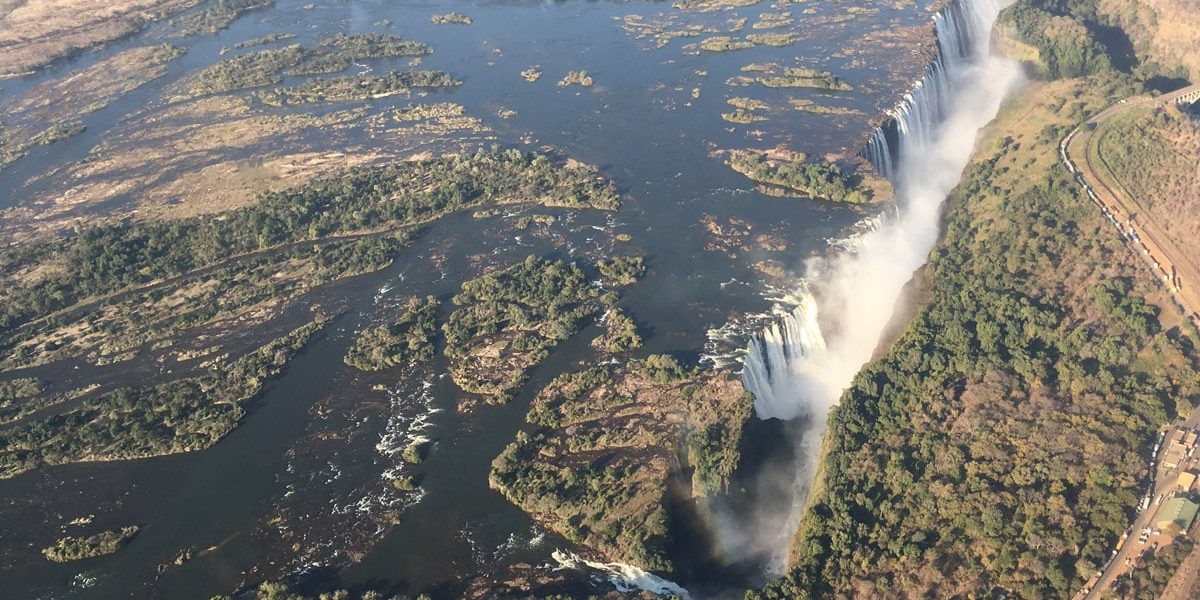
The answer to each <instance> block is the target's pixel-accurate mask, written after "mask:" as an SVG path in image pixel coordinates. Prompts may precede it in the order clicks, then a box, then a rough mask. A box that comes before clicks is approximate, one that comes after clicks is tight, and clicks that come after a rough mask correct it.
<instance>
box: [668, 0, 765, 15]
mask: <svg viewBox="0 0 1200 600" xmlns="http://www.w3.org/2000/svg"><path fill="white" fill-rule="evenodd" d="M758 3H759V0H675V2H673V3H671V6H673V7H675V8H678V9H682V10H696V11H699V12H716V11H719V10H732V9H735V8H744V7H747V6H754V5H755V4H758Z"/></svg>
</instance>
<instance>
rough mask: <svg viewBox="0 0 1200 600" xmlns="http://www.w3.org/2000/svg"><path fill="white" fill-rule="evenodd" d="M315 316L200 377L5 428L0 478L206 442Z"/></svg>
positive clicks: (225, 427)
mask: <svg viewBox="0 0 1200 600" xmlns="http://www.w3.org/2000/svg"><path fill="white" fill-rule="evenodd" d="M326 322H327V319H325V318H323V317H318V318H317V319H314V320H313V321H312V322H310V323H308V324H306V325H304V326H302V327H299V328H297V329H295V330H294V331H292V332H291V333H289V334H287V335H285V336H283V337H281V338H278V339H276V340H273V341H271V342H270V343H268V344H266V345H264V346H262V347H261V348H259V349H257V350H255V351H253V352H250V353H249V354H246V355H245V356H243V357H241V358H239V359H237V360H234V361H232V362H229V363H228V364H224V363H222V362H218V363H217V364H214V365H213V366H212V367H211V368H210V370H209V371H208V372H207V373H205V374H203V375H200V376H198V377H192V378H187V379H180V380H177V381H171V382H168V383H164V384H160V385H156V386H153V387H146V388H121V389H118V390H115V391H113V392H109V393H106V394H102V395H100V396H97V397H95V398H92V399H88V400H85V401H84V402H83V404H82V405H81V406H80V407H78V408H75V409H73V410H69V411H67V412H64V413H61V414H57V415H52V416H49V417H45V418H42V419H37V420H34V421H31V422H26V423H22V424H19V425H16V426H14V427H12V428H9V429H4V430H0V479H5V478H9V477H13V476H15V475H18V474H20V473H24V472H25V471H29V470H31V469H35V468H37V467H40V466H42V465H62V464H69V463H77V462H95V461H111V460H125V459H131V458H147V457H151V456H163V455H167V454H178V453H182V452H192V451H195V450H202V449H204V448H208V447H209V446H211V445H213V444H215V443H216V442H217V440H219V439H221V438H222V437H224V436H225V434H227V433H229V432H230V431H232V430H233V428H234V427H237V424H238V421H239V420H240V419H241V418H242V415H244V414H245V412H246V409H245V404H246V402H247V401H249V400H250V399H251V398H253V397H255V396H257V395H258V393H259V392H260V391H261V390H262V388H263V385H264V383H265V382H266V381H267V380H268V379H270V378H272V377H275V376H276V375H278V374H280V373H281V372H283V370H284V369H285V368H286V366H287V364H288V363H289V362H290V361H291V359H292V357H293V356H295V354H296V353H297V352H299V351H300V349H302V348H303V347H304V346H306V345H307V344H308V342H309V341H310V340H312V339H313V337H315V336H316V334H317V333H318V332H319V331H321V329H322V328H323V327H324V326H325V324H326Z"/></svg>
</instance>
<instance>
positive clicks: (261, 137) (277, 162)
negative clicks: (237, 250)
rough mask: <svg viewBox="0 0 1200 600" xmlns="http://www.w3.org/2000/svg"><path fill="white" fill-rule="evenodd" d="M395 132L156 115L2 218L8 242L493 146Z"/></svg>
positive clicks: (215, 208)
mask: <svg viewBox="0 0 1200 600" xmlns="http://www.w3.org/2000/svg"><path fill="white" fill-rule="evenodd" d="M393 125H395V122H394V121H393V120H391V119H390V118H389V117H388V116H387V115H380V114H376V115H369V114H368V113H367V112H366V111H365V110H362V109H356V110H343V111H335V112H332V113H327V114H323V115H311V114H291V115H287V116H280V115H274V114H264V113H262V112H258V111H256V110H255V109H253V108H252V107H251V105H250V104H249V103H248V102H247V101H245V100H242V99H239V98H235V97H212V98H206V99H201V100H197V101H192V102H184V103H178V104H170V105H167V106H165V107H161V108H157V109H152V110H150V111H147V112H146V113H144V114H142V115H141V116H140V117H138V118H136V119H134V120H132V121H130V122H128V123H123V124H122V125H121V126H120V127H118V128H117V129H115V130H114V131H113V132H111V133H110V134H108V135H107V136H106V137H105V139H104V140H103V141H102V142H101V143H100V144H99V146H98V147H97V148H95V149H94V150H93V153H92V155H91V157H89V160H86V161H83V162H80V163H76V164H74V165H72V166H70V167H69V168H67V169H64V170H62V171H55V172H51V173H49V174H47V175H44V176H43V179H44V180H45V183H47V184H48V185H47V186H46V192H45V193H42V194H40V195H39V196H37V197H36V198H34V199H33V200H32V201H30V202H25V203H23V204H21V205H20V206H18V207H16V208H13V209H10V210H7V211H4V212H3V213H0V236H3V237H4V238H5V239H12V240H28V239H31V238H35V237H39V236H46V235H53V234H55V233H56V232H59V231H63V230H66V229H69V228H70V227H72V226H73V225H74V224H76V223H79V222H88V223H95V222H97V221H98V220H102V219H122V218H126V217H130V216H137V217H141V218H146V217H165V218H182V217H189V216H195V215H200V214H211V213H216V212H221V211H226V210H230V209H234V208H238V207H241V206H245V205H246V204H247V203H249V202H251V201H252V200H253V199H254V197H255V195H256V194H257V193H258V192H259V191H262V190H265V189H279V188H283V187H291V186H294V185H297V184H299V183H301V182H303V181H305V180H307V179H309V178H311V177H313V176H316V175H318V174H321V173H330V172H333V171H336V170H338V169H341V168H346V167H351V166H358V165H367V164H378V163H382V162H387V161H394V160H403V159H407V158H410V157H412V156H414V155H417V154H419V153H422V152H427V151H429V150H434V151H436V152H438V153H443V152H447V151H457V150H462V149H464V148H468V147H472V148H473V147H476V146H478V144H479V143H481V142H483V141H486V140H489V139H491V137H490V136H489V135H488V133H489V132H488V130H487V129H486V128H484V127H483V126H482V124H481V123H480V122H479V121H478V120H477V119H473V118H471V117H466V116H460V117H447V118H441V117H435V118H433V119H429V120H426V121H419V122H405V123H404V124H403V125H402V126H400V127H393ZM364 144H369V145H364ZM101 213H102V214H101Z"/></svg>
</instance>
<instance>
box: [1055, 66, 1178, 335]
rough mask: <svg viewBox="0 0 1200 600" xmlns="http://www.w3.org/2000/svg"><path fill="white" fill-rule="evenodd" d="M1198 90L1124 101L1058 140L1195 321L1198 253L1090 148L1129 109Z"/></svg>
mask: <svg viewBox="0 0 1200 600" xmlns="http://www.w3.org/2000/svg"><path fill="white" fill-rule="evenodd" d="M1195 93H1200V84H1197V85H1191V86H1188V87H1185V88H1183V89H1179V90H1176V91H1174V92H1171V93H1169V94H1163V95H1161V96H1158V97H1156V98H1150V97H1140V98H1133V99H1128V100H1122V101H1121V102H1120V103H1118V104H1114V105H1113V106H1110V107H1108V108H1107V109H1105V110H1103V111H1101V112H1100V113H1099V114H1097V115H1096V116H1094V117H1092V118H1091V119H1089V120H1088V121H1087V122H1085V123H1084V124H1082V125H1080V126H1079V127H1076V128H1075V129H1074V130H1073V131H1071V133H1069V134H1067V136H1066V137H1065V138H1063V140H1062V142H1061V143H1060V145H1059V149H1060V153H1059V154H1060V159H1061V160H1062V161H1063V162H1064V163H1065V164H1066V165H1067V168H1068V169H1070V170H1071V172H1072V173H1074V174H1075V178H1076V179H1077V180H1079V182H1080V183H1081V184H1083V186H1084V188H1085V189H1086V190H1087V192H1088V196H1089V197H1091V198H1092V200H1093V201H1094V202H1096V203H1097V204H1099V205H1100V207H1101V209H1103V210H1104V212H1105V213H1106V214H1108V215H1109V217H1110V218H1111V219H1112V220H1113V221H1114V222H1115V223H1116V224H1117V226H1118V228H1119V229H1120V231H1121V234H1122V237H1123V238H1124V239H1125V240H1126V241H1127V242H1129V243H1130V245H1131V248H1133V249H1134V250H1140V251H1141V254H1142V255H1143V256H1144V257H1145V258H1146V259H1148V262H1149V263H1150V264H1151V265H1152V266H1153V267H1157V271H1158V272H1157V273H1155V275H1156V276H1158V277H1159V278H1160V279H1162V280H1163V282H1164V284H1165V285H1166V287H1167V290H1168V292H1170V293H1171V294H1172V295H1173V297H1174V299H1175V301H1176V302H1178V303H1179V305H1180V307H1181V308H1183V312H1184V314H1185V315H1187V317H1188V318H1189V319H1192V320H1193V322H1196V320H1197V318H1198V314H1200V313H1198V311H1200V267H1198V266H1197V264H1196V263H1195V261H1194V259H1193V257H1191V256H1189V255H1187V254H1186V253H1184V252H1182V251H1181V250H1180V249H1179V248H1178V246H1176V245H1175V243H1174V242H1172V241H1171V238H1170V237H1169V236H1168V235H1167V234H1166V233H1165V232H1164V231H1163V230H1162V228H1161V227H1160V226H1159V225H1158V224H1157V223H1155V222H1154V221H1152V220H1150V219H1149V218H1148V217H1146V216H1144V215H1143V214H1142V210H1141V206H1140V205H1139V204H1138V202H1137V199H1136V198H1134V197H1133V195H1132V194H1130V193H1129V192H1128V191H1127V190H1126V189H1125V188H1124V186H1122V185H1121V184H1120V182H1119V181H1118V180H1117V179H1116V177H1115V176H1113V175H1112V173H1109V172H1108V169H1107V168H1105V167H1104V166H1103V165H1097V164H1094V163H1093V162H1092V153H1091V152H1090V149H1091V148H1092V145H1093V144H1094V143H1095V142H1096V135H1095V133H1094V132H1096V131H1098V130H1099V129H1100V128H1101V127H1102V126H1103V124H1104V123H1105V122H1107V121H1110V120H1112V119H1113V118H1115V117H1117V116H1120V115H1122V114H1124V113H1126V112H1127V111H1130V110H1134V109H1142V108H1154V107H1159V106H1163V105H1167V104H1173V103H1175V102H1176V101H1177V100H1178V99H1179V98H1181V97H1184V96H1187V95H1189V94H1195ZM1081 139H1082V142H1080V140H1081ZM1077 142H1079V143H1077ZM1101 173H1104V174H1107V175H1108V177H1102V176H1101ZM1110 181H1111V183H1110ZM1114 187H1115V188H1120V189H1114Z"/></svg>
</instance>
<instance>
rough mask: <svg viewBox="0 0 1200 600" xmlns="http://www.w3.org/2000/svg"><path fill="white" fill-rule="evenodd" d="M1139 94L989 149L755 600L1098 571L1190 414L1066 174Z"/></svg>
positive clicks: (949, 591)
mask: <svg viewBox="0 0 1200 600" xmlns="http://www.w3.org/2000/svg"><path fill="white" fill-rule="evenodd" d="M1136 91H1138V90H1137V87H1136V85H1135V84H1133V83H1131V82H1130V80H1129V79H1128V78H1126V77H1121V76H1112V75H1105V76H1093V77H1091V78H1086V79H1082V78H1081V79H1072V80H1066V81H1058V82H1051V83H1043V84H1035V85H1033V86H1031V87H1030V88H1028V89H1027V90H1026V91H1025V92H1024V93H1023V94H1022V95H1021V97H1019V98H1017V99H1015V100H1014V101H1012V102H1011V103H1010V105H1009V106H1008V107H1007V108H1006V109H1005V111H1004V112H1003V113H1002V114H1001V116H1000V117H999V118H998V119H997V122H995V123H994V124H993V125H992V126H991V127H990V128H989V129H988V130H987V131H986V132H985V134H984V136H983V139H982V141H981V142H980V144H979V149H978V150H977V155H976V157H975V158H974V159H973V161H972V164H971V165H970V166H969V167H968V169H967V172H966V174H965V176H964V180H963V182H962V184H961V185H960V186H959V188H958V190H957V191H956V193H955V197H954V204H953V207H952V208H951V209H950V211H949V213H948V215H947V217H946V221H947V222H946V233H945V236H944V239H943V240H942V241H941V242H940V243H939V245H938V246H937V248H935V250H934V252H933V255H932V257H931V261H930V264H929V269H928V275H929V282H930V283H929V286H930V289H929V297H930V300H929V301H928V303H926V304H925V305H924V306H922V307H921V308H920V309H919V311H918V312H917V314H916V316H915V317H914V318H913V320H912V321H911V322H910V323H909V325H908V327H907V328H906V330H905V331H904V333H903V334H901V336H900V337H899V338H898V340H897V341H896V342H895V343H894V344H893V346H892V347H891V348H890V350H889V351H888V352H887V353H886V354H885V355H884V356H882V358H880V359H879V360H877V361H875V362H873V363H872V364H870V365H868V366H867V367H866V368H865V369H864V370H863V371H862V372H861V373H860V374H859V376H858V377H857V378H856V380H855V382H854V384H853V385H852V387H851V388H850V389H849V390H848V391H847V392H846V393H845V394H844V396H843V397H842V401H841V405H840V406H839V407H837V408H836V409H835V410H834V411H833V413H832V414H831V416H830V423H829V433H828V435H827V438H826V455H825V458H824V462H823V465H822V469H823V470H822V478H823V480H822V482H821V484H820V485H818V488H819V489H820V490H821V492H820V496H819V497H817V498H814V499H812V501H811V503H810V505H811V510H810V512H809V514H808V515H807V516H806V520H805V522H804V524H803V525H802V527H801V531H800V532H799V534H798V536H797V539H796V542H795V548H794V554H793V565H792V567H793V570H792V572H791V573H790V574H789V575H788V576H787V577H785V578H784V579H783V580H781V581H778V582H776V583H775V584H773V585H772V586H769V587H768V588H767V589H765V590H763V591H761V592H751V593H750V594H749V595H748V597H750V598H760V597H761V598H796V597H799V598H805V597H856V598H863V597H878V598H897V597H904V598H918V597H922V598H924V597H952V596H970V595H975V596H988V597H992V596H1008V597H1025V598H1064V597H1070V596H1071V595H1073V593H1074V591H1076V590H1077V588H1078V587H1079V586H1080V585H1082V583H1083V581H1084V579H1085V578H1086V577H1087V576H1089V575H1090V574H1091V573H1092V572H1094V571H1095V569H1096V567H1097V566H1098V565H1100V564H1101V563H1102V562H1103V561H1104V560H1105V559H1106V558H1107V556H1108V551H1109V548H1110V547H1111V546H1112V544H1113V543H1114V542H1115V540H1116V538H1117V536H1119V534H1120V532H1121V531H1122V530H1123V529H1125V527H1126V526H1127V523H1128V515H1129V514H1130V513H1131V512H1132V510H1133V508H1134V505H1135V504H1136V500H1137V497H1138V495H1139V493H1140V489H1139V488H1140V483H1139V477H1140V475H1141V473H1143V472H1144V471H1145V469H1146V467H1147V465H1148V463H1149V458H1148V456H1149V448H1148V446H1149V445H1150V444H1151V443H1152V441H1153V435H1154V431H1155V429H1156V428H1157V427H1158V426H1159V425H1160V424H1162V423H1164V422H1165V421H1166V420H1168V419H1169V418H1171V417H1173V416H1175V414H1177V413H1180V412H1184V411H1188V410H1190V409H1191V406H1192V403H1193V402H1194V401H1195V400H1196V399H1197V395H1198V393H1200V389H1198V387H1197V380H1196V376H1195V364H1196V362H1195V356H1194V352H1193V349H1192V345H1191V344H1192V342H1191V341H1190V340H1187V339H1181V334H1180V332H1179V331H1178V330H1177V329H1171V330H1168V331H1163V323H1166V324H1167V325H1168V326H1170V324H1171V323H1172V322H1173V321H1172V320H1171V319H1163V320H1162V321H1160V319H1159V318H1157V317H1158V315H1159V313H1160V311H1161V310H1162V309H1159V308H1156V305H1157V306H1169V305H1168V303H1167V301H1166V298H1165V297H1164V295H1163V293H1162V292H1161V290H1160V288H1159V287H1158V286H1157V285H1156V283H1155V282H1154V281H1153V280H1152V279H1151V278H1150V277H1149V276H1148V274H1147V273H1146V272H1145V270H1143V269H1142V268H1141V267H1140V266H1139V265H1138V264H1137V262H1136V259H1135V255H1134V254H1133V253H1131V252H1130V251H1129V250H1127V249H1126V248H1125V247H1123V246H1122V245H1121V243H1120V242H1119V241H1118V238H1117V236H1116V235H1115V233H1114V231H1113V230H1112V229H1111V228H1110V226H1109V225H1108V224H1107V222H1106V221H1105V220H1104V218H1103V216H1102V214H1101V213H1100V212H1099V210H1098V209H1096V208H1095V207H1094V206H1093V205H1092V204H1091V203H1090V202H1088V201H1087V199H1086V197H1085V196H1084V195H1083V194H1082V190H1081V188H1080V187H1079V186H1078V185H1077V184H1076V183H1075V182H1074V180H1073V179H1072V178H1071V177H1070V175H1069V174H1068V173H1067V171H1066V170H1065V168H1063V167H1062V166H1061V164H1060V163H1059V162H1058V159H1057V142H1058V140H1059V138H1060V137H1061V136H1062V135H1063V134H1064V133H1065V132H1066V131H1068V130H1069V129H1070V128H1071V127H1074V125H1075V124H1077V123H1079V122H1081V121H1082V120H1083V119H1085V118H1086V116H1087V115H1089V114H1092V113H1094V112H1096V111H1099V110H1101V109H1103V108H1104V107H1105V106H1107V105H1108V104H1109V103H1110V102H1111V99H1112V98H1121V97H1125V96H1127V95H1130V94H1131V93H1134V92H1136ZM1163 316H1164V317H1166V316H1168V315H1165V314H1164V315H1163Z"/></svg>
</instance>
